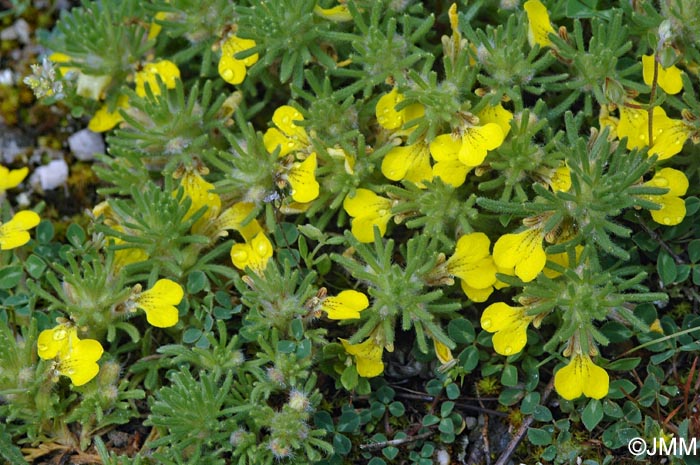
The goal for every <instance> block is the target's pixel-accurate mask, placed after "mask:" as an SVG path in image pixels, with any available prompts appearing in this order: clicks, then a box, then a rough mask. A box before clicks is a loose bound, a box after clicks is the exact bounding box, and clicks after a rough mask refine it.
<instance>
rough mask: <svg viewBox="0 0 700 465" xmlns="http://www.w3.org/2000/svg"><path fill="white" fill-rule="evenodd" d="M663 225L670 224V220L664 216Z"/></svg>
mask: <svg viewBox="0 0 700 465" xmlns="http://www.w3.org/2000/svg"><path fill="white" fill-rule="evenodd" d="M664 224H666V225H668V224H671V218H669V217H668V216H665V217H664Z"/></svg>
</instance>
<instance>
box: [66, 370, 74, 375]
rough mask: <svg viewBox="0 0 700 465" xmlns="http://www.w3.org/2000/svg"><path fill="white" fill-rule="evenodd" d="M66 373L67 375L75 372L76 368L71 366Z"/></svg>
mask: <svg viewBox="0 0 700 465" xmlns="http://www.w3.org/2000/svg"><path fill="white" fill-rule="evenodd" d="M66 374H67V375H72V374H75V369H74V368H69V369H68V370H66Z"/></svg>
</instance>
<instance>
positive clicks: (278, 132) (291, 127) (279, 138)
mask: <svg viewBox="0 0 700 465" xmlns="http://www.w3.org/2000/svg"><path fill="white" fill-rule="evenodd" d="M295 121H304V116H303V115H302V114H301V113H299V111H297V109H296V108H294V107H292V106H289V105H282V106H281V107H279V108H278V109H277V110H275V113H274V114H273V115H272V122H273V123H275V126H276V127H274V128H270V129H268V130H267V131H265V134H264V135H263V143H264V144H265V149H267V151H268V152H270V153H272V152H274V151H275V149H276V148H277V147H279V149H280V153H279V156H280V157H284V156H286V155H288V154H290V153H292V152H298V151H301V150H303V149H305V148H307V147H309V146H310V145H311V142H310V141H309V136H308V135H307V134H306V130H305V129H304V128H303V127H302V126H297V125H296V124H295Z"/></svg>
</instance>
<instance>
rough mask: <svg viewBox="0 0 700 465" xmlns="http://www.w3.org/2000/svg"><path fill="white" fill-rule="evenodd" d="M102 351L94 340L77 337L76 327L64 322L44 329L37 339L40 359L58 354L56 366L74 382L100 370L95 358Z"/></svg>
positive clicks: (84, 382)
mask: <svg viewBox="0 0 700 465" xmlns="http://www.w3.org/2000/svg"><path fill="white" fill-rule="evenodd" d="M103 352H104V349H103V348H102V345H101V344H100V343H99V342H98V341H96V340H94V339H80V338H78V330H77V329H76V328H75V327H74V326H69V325H67V324H60V325H58V326H56V327H54V328H52V329H47V330H44V331H42V332H41V333H40V334H39V338H38V339H37V353H38V355H39V357H40V358H42V359H44V360H50V359H52V358H54V357H58V363H57V365H56V369H57V370H58V372H59V373H60V374H62V375H65V376H68V377H69V378H70V380H71V382H72V383H73V384H74V385H75V386H82V385H83V384H86V383H87V382H88V381H90V380H91V379H92V378H94V377H95V376H96V375H97V373H98V372H99V370H100V367H99V365H97V361H98V360H99V359H100V357H102V353H103Z"/></svg>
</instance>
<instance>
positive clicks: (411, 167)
mask: <svg viewBox="0 0 700 465" xmlns="http://www.w3.org/2000/svg"><path fill="white" fill-rule="evenodd" d="M382 174H383V175H384V176H386V178H387V179H390V180H392V181H401V180H402V179H405V180H407V181H411V182H412V183H414V184H416V185H418V186H419V187H423V185H422V183H421V181H429V180H430V179H432V177H433V170H432V167H431V166H430V149H429V146H428V145H427V144H426V143H425V142H422V141H421V142H417V143H415V144H412V145H407V146H400V147H394V148H392V149H391V150H389V153H387V154H386V155H385V156H384V160H382Z"/></svg>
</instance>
